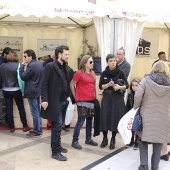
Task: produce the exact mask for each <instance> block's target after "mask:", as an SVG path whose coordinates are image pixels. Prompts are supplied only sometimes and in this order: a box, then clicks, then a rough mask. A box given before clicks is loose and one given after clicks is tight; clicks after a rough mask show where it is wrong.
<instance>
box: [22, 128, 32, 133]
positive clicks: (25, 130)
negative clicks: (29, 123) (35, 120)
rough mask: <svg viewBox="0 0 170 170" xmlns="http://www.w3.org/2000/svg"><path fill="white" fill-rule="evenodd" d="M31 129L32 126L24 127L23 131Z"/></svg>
mask: <svg viewBox="0 0 170 170" xmlns="http://www.w3.org/2000/svg"><path fill="white" fill-rule="evenodd" d="M30 130H31V128H30V127H26V128H23V132H27V131H30Z"/></svg>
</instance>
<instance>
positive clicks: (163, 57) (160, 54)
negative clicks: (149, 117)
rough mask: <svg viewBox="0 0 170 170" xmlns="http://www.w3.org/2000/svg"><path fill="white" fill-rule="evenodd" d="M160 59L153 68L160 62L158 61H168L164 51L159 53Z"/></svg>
mask: <svg viewBox="0 0 170 170" xmlns="http://www.w3.org/2000/svg"><path fill="white" fill-rule="evenodd" d="M158 58H159V59H158V60H156V61H154V62H153V64H152V66H153V65H154V64H155V63H156V62H158V61H160V60H162V61H167V59H166V54H165V52H164V51H161V52H159V53H158Z"/></svg>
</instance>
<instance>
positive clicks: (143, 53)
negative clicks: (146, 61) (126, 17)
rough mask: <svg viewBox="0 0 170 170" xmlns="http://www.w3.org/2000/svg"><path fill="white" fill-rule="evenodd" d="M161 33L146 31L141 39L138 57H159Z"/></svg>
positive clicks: (137, 52)
mask: <svg viewBox="0 0 170 170" xmlns="http://www.w3.org/2000/svg"><path fill="white" fill-rule="evenodd" d="M158 45H159V34H157V33H150V32H144V33H142V37H141V38H140V40H139V45H138V47H137V50H136V57H149V58H158Z"/></svg>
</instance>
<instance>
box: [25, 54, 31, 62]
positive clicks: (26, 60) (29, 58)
mask: <svg viewBox="0 0 170 170" xmlns="http://www.w3.org/2000/svg"><path fill="white" fill-rule="evenodd" d="M24 58H25V63H27V64H28V63H30V62H31V60H32V56H28V54H27V53H24Z"/></svg>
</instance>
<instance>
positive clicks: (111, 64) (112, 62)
mask: <svg viewBox="0 0 170 170" xmlns="http://www.w3.org/2000/svg"><path fill="white" fill-rule="evenodd" d="M116 63H117V61H116V58H109V60H108V62H107V64H108V66H109V69H110V70H113V69H114V68H115V67H116Z"/></svg>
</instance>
